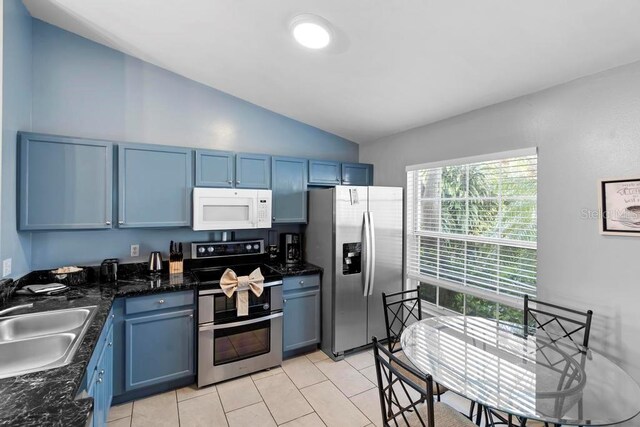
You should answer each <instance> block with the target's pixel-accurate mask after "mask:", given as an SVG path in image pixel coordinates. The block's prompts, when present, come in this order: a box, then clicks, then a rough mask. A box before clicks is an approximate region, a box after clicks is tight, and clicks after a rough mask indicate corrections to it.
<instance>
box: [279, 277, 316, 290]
mask: <svg viewBox="0 0 640 427" xmlns="http://www.w3.org/2000/svg"><path fill="white" fill-rule="evenodd" d="M314 286H320V275H319V274H311V275H308V276H291V277H285V278H284V279H282V288H283V290H284V291H294V290H298V289H306V288H313V287H314Z"/></svg>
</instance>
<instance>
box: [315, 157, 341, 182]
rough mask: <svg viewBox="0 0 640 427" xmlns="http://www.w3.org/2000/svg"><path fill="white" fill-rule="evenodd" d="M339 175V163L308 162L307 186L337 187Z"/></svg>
mask: <svg viewBox="0 0 640 427" xmlns="http://www.w3.org/2000/svg"><path fill="white" fill-rule="evenodd" d="M340 174H341V171H340V163H339V162H331V161H326V160H309V185H331V186H333V185H338V184H340Z"/></svg>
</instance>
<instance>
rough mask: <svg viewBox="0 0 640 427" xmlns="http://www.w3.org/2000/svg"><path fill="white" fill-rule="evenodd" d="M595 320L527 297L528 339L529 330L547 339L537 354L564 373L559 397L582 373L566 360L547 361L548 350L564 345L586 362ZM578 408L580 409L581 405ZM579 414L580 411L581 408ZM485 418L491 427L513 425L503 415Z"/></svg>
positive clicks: (533, 424)
mask: <svg viewBox="0 0 640 427" xmlns="http://www.w3.org/2000/svg"><path fill="white" fill-rule="evenodd" d="M592 317H593V311H592V310H587V311H580V310H576V309H573V308H568V307H563V306H561V305H558V304H553V303H548V302H544V301H540V300H538V299H533V298H531V297H529V296H528V295H525V296H524V318H523V330H524V334H525V335H527V334H528V333H529V328H535V329H536V331H537V333H540V332H541V331H542V334H543V335H544V336H545V337H546V340H544V341H536V346H537V350H538V351H539V352H540V353H541V354H542V356H543V358H542V359H541V361H540V362H539V363H546V364H547V367H548V368H549V369H555V370H556V371H558V372H559V373H561V375H560V383H559V384H558V391H557V392H558V394H561V393H562V392H563V389H564V388H567V387H570V386H571V384H572V383H573V382H574V379H575V377H576V376H578V377H579V376H580V375H582V373H581V372H580V371H577V370H575V369H569V368H568V364H567V363H566V361H565V360H562V359H560V360H556V361H554V360H552V359H551V358H546V356H545V355H544V352H545V350H546V349H547V348H548V347H549V346H551V345H554V344H556V343H560V342H562V343H564V344H569V345H570V346H573V347H575V351H573V352H572V353H571V354H570V355H571V356H572V357H573V358H579V359H580V360H584V353H586V351H587V350H588V348H589V336H590V334H591V319H592ZM545 341H546V342H545ZM579 405H580V406H581V405H582V402H580V403H579ZM578 410H579V411H581V408H579V409H578ZM486 418H487V423H488V424H490V425H498V424H506V425H508V426H511V425H514V424H512V421H511V417H507V416H506V415H505V414H503V413H500V412H496V411H492V410H489V411H488V412H487V415H486ZM494 418H497V420H498V421H497V422H494V420H493V419H494ZM515 425H518V426H528V427H539V426H540V427H541V426H543V425H544V426H545V427H549V423H542V422H540V421H528V420H526V419H522V418H518V422H517V423H516V424H515Z"/></svg>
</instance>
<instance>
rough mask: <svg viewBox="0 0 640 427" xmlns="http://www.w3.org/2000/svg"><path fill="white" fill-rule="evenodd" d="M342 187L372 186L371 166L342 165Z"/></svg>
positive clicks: (365, 164) (364, 164)
mask: <svg viewBox="0 0 640 427" xmlns="http://www.w3.org/2000/svg"><path fill="white" fill-rule="evenodd" d="M342 184H343V185H373V165H371V164H368V163H343V164H342Z"/></svg>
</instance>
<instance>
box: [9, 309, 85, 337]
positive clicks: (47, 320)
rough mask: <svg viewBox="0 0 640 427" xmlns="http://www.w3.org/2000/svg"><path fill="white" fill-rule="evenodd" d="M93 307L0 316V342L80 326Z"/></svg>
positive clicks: (53, 332)
mask: <svg viewBox="0 0 640 427" xmlns="http://www.w3.org/2000/svg"><path fill="white" fill-rule="evenodd" d="M94 308H95V307H85V308H73V309H70V310H54V311H45V312H43V313H34V314H24V315H22V316H12V317H9V318H1V317H0V342H3V341H10V340H19V339H24V338H29V337H37V336H41V335H49V334H55V333H59V332H65V331H70V330H73V329H77V328H79V327H81V326H82V325H83V324H84V322H85V321H86V320H87V318H88V317H89V316H90V315H91V314H92V313H93V311H92V310H93V309H94Z"/></svg>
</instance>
